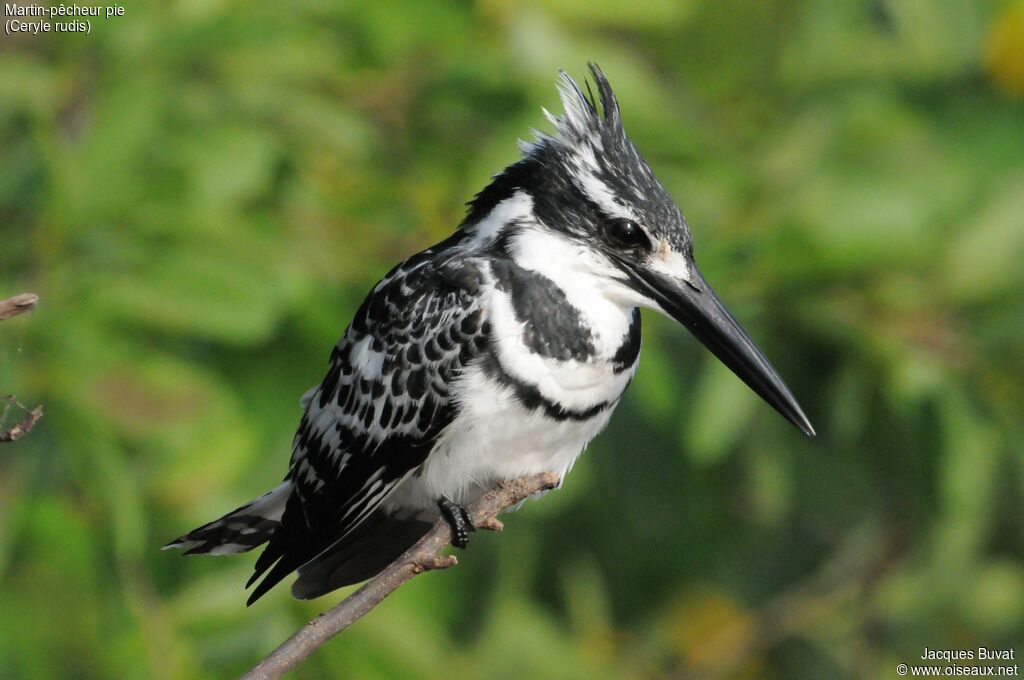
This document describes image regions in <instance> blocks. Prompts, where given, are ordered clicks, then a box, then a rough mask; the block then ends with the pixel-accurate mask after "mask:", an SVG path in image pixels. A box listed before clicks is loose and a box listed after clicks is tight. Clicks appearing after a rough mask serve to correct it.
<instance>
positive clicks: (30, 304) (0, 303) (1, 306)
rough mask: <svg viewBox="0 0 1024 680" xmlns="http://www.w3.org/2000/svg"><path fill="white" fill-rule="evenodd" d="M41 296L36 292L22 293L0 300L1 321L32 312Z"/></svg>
mask: <svg viewBox="0 0 1024 680" xmlns="http://www.w3.org/2000/svg"><path fill="white" fill-rule="evenodd" d="M38 302H39V296H38V295H36V294H35V293H22V294H21V295H15V296H14V297H12V298H7V299H6V300H0V321H3V320H4V319H9V318H11V317H12V316H18V315H19V314H24V313H25V312H31V311H32V310H33V309H35V308H36V304H38Z"/></svg>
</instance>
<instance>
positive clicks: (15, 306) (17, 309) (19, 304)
mask: <svg viewBox="0 0 1024 680" xmlns="http://www.w3.org/2000/svg"><path fill="white" fill-rule="evenodd" d="M38 303H39V296H38V295H36V294H35V293H22V294H21V295H15V296H14V297H11V298H7V299H6V300H0V321H3V320H4V319H10V318H11V317H12V316H17V315H19V314H24V313H25V312H31V311H32V310H33V309H35V308H36V304H38ZM5 399H7V406H6V407H4V412H3V415H0V426H2V425H3V422H4V420H5V419H6V418H7V412H8V411H9V410H10V408H11V404H12V403H14V404H17V405H18V407H19V408H22V409H24V408H25V407H24V406H22V405H21V404H20V403H18V401H17V400H16V399H15V398H14V397H13V396H8V397H5ZM42 417H43V407H42V406H36V407H35V408H34V409H32V410H31V411H29V412H28V413H26V414H25V417H24V418H22V419H21V422H20V423H18V424H17V425H14V426H13V427H10V428H8V429H6V430H0V443H3V442H13V441H15V440H16V439H19V438H21V437H24V436H25V435H26V434H28V431H29V430H31V429H32V426H33V425H35V424H36V421H37V420H39V419H40V418H42Z"/></svg>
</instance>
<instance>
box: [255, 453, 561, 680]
mask: <svg viewBox="0 0 1024 680" xmlns="http://www.w3.org/2000/svg"><path fill="white" fill-rule="evenodd" d="M557 485H558V475H556V474H555V473H553V472H546V473H543V474H539V475H532V476H529V477H520V478H519V479H515V480H512V481H509V482H502V483H501V484H499V485H498V486H496V487H495V488H493V489H491V490H490V491H488V492H487V493H485V494H484V495H483V496H481V497H480V499H479V500H477V501H476V502H475V503H473V504H472V505H471V506H470V507H469V516H470V518H471V519H472V520H473V526H475V527H477V528H480V529H490V530H492V531H501V529H502V524H501V522H500V521H498V519H497V516H498V513H500V512H501V511H502V510H505V509H507V508H509V507H511V506H513V505H515V504H516V503H519V502H521V501H523V500H525V499H526V498H528V497H529V496H531V495H533V494H535V493H538V492H540V491H547V490H548V489H553V488H555V486H557ZM451 540H452V534H451V529H450V528H449V527H448V523H447V522H446V521H444V519H439V520H437V521H436V522H435V523H434V526H433V527H432V528H431V529H430V531H428V532H427V534H426V535H425V536H424V537H423V538H421V539H420V540H419V541H418V542H417V543H416V545H414V546H413V547H411V548H409V549H408V550H407V551H405V553H404V554H403V555H402V556H401V557H399V558H398V559H397V560H395V561H394V562H392V563H391V565H390V566H389V567H388V568H387V569H385V570H384V571H382V572H381V573H379V574H377V575H376V576H375V577H373V578H372V579H371V580H370V581H368V582H367V583H366V584H365V585H364V586H363V587H362V588H360V589H359V590H357V591H356V592H354V593H352V594H351V595H349V596H348V597H347V598H345V599H344V600H342V601H341V603H340V604H338V605H337V606H336V607H334V608H333V609H331V610H330V611H328V612H327V613H325V614H321V615H320V616H318V617H317V618H315V619H313V620H312V621H310V622H309V623H307V624H306V625H305V626H303V627H302V628H301V629H300V630H299V631H298V632H297V633H295V635H293V636H291V637H290V638H288V639H287V640H285V642H284V643H283V644H281V646H280V647H278V648H277V649H275V650H274V651H273V652H271V653H270V655H269V656H267V657H266V658H265V659H263V661H261V662H260V663H259V664H258V665H257V666H256V667H255V668H253V669H252V670H251V671H249V672H248V673H246V674H245V675H243V676H242V678H241V680H271V679H272V678H279V677H281V676H282V675H284V673H286V672H287V671H289V670H291V669H292V668H294V667H295V666H297V665H298V664H299V663H301V662H302V661H303V660H304V659H305V658H306V657H308V656H309V655H310V654H312V653H313V652H314V651H316V649H317V648H318V647H320V645H322V644H324V643H325V642H327V641H328V640H330V639H331V638H332V637H334V636H335V635H337V634H338V633H340V632H341V631H343V630H345V629H346V628H348V627H349V626H351V625H352V624H353V623H355V622H356V621H357V620H359V618H361V617H362V616H364V615H365V614H366V613H367V612H369V611H370V610H371V609H373V608H374V607H376V606H377V605H378V604H380V602H381V601H382V600H383V599H384V598H385V597H387V596H388V595H390V594H391V593H393V592H394V591H395V590H397V589H398V588H399V587H400V586H401V585H402V584H404V583H405V582H406V581H408V580H410V579H411V578H413V577H414V576H416V575H418V574H422V573H423V572H425V571H431V570H433V569H445V568H447V567H450V566H453V565H455V564H458V560H457V559H456V557H455V555H442V554H441V551H442V550H444V549H445V548H446V547H447V546H448V545H449V544H450V543H451Z"/></svg>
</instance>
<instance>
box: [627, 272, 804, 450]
mask: <svg viewBox="0 0 1024 680" xmlns="http://www.w3.org/2000/svg"><path fill="white" fill-rule="evenodd" d="M621 264H622V265H623V270H624V271H625V272H626V274H627V275H628V276H629V277H630V279H632V280H633V282H634V283H635V284H636V285H638V286H639V287H640V288H641V291H642V292H644V293H645V294H646V295H649V296H650V297H652V298H653V299H654V300H655V301H656V302H657V303H658V304H659V305H660V306H661V308H662V309H664V310H665V312H667V313H668V314H669V315H670V316H671V317H672V318H673V319H675V320H676V321H678V322H679V323H681V324H683V325H684V326H686V327H687V328H688V329H689V330H690V332H691V333H693V335H694V337H696V338H697V339H698V340H700V341H701V343H702V344H703V345H704V346H705V347H707V348H708V349H709V350H711V352H712V353H713V354H714V355H715V356H716V357H718V358H719V360H721V362H722V363H724V364H725V365H726V366H728V367H729V369H730V370H731V371H732V372H733V373H735V374H736V375H737V376H739V377H740V379H741V380H743V382H745V383H746V384H747V385H748V386H749V387H750V389H752V390H754V392H756V393H757V394H758V395H759V396H760V397H761V398H762V399H764V400H765V401H766V402H768V403H769V404H770V405H771V406H772V408H774V409H775V410H776V411H778V412H779V413H781V414H782V415H783V416H785V418H786V419H787V420H788V421H789V422H791V423H793V424H794V425H796V426H797V427H798V428H800V429H801V430H802V431H803V432H804V434H806V435H808V436H810V437H813V436H814V426H812V425H811V421H809V420H808V419H807V416H806V415H804V412H803V409H801V408H800V404H798V403H797V401H796V398H795V397H794V396H793V394H792V393H791V392H790V391H789V388H788V387H786V384H785V383H784V382H782V378H780V377H779V374H778V373H777V372H776V370H775V368H774V367H772V365H771V364H770V363H769V362H768V359H767V358H766V357H765V355H764V353H763V352H762V351H761V350H760V349H759V348H758V346H757V345H755V344H754V341H753V340H751V339H750V336H749V335H747V333H746V331H744V330H743V328H742V327H741V326H740V324H739V322H738V321H736V319H735V318H733V316H732V314H730V313H729V310H728V309H726V308H725V305H724V304H722V301H721V300H719V299H718V296H717V295H715V291H714V290H712V289H711V286H709V285H708V282H707V281H705V280H704V277H703V276H701V275H700V272H698V271H697V268H696V267H695V266H693V264H692V262H691V263H690V271H691V275H690V276H689V279H690V281H689V282H683V281H679V280H677V279H675V278H673V277H669V276H665V275H663V274H659V273H657V272H652V271H650V270H649V269H645V268H643V267H639V266H636V265H634V264H632V263H628V262H625V261H623V262H621Z"/></svg>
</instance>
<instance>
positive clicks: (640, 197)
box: [462, 64, 814, 435]
mask: <svg viewBox="0 0 1024 680" xmlns="http://www.w3.org/2000/svg"><path fill="white" fill-rule="evenodd" d="M590 71H591V74H592V76H593V79H594V84H595V86H596V88H597V97H595V96H594V94H593V92H592V91H591V89H590V84H589V83H586V89H587V92H586V93H584V91H583V90H582V89H581V88H580V87H579V85H577V84H576V82H575V81H574V80H573V79H572V78H571V77H569V76H568V75H567V74H565V73H564V72H563V73H562V74H561V78H560V80H559V83H558V86H559V90H560V94H561V98H562V105H563V108H564V113H563V115H561V116H554V115H552V114H550V113H548V112H547V111H546V110H545V111H544V113H545V115H546V116H547V118H548V120H550V121H551V122H552V123H553V124H554V126H555V134H554V135H547V134H544V133H540V132H535V136H536V139H535V140H534V141H531V142H521V143H520V146H521V148H522V150H523V154H524V155H523V158H522V159H521V160H519V161H517V162H516V163H514V164H512V165H510V166H509V167H507V168H506V169H505V170H504V171H502V172H501V173H499V174H497V175H495V177H494V180H493V181H492V182H491V184H490V185H488V186H487V188H485V189H484V190H483V191H481V192H480V194H478V195H477V197H476V198H475V199H474V200H473V201H472V202H471V203H470V207H469V212H468V214H467V216H466V219H465V220H464V221H463V225H462V227H463V229H465V230H468V231H470V232H473V233H475V234H476V235H477V237H478V238H482V239H487V240H490V241H493V242H495V243H496V244H497V245H498V246H499V247H503V248H506V249H509V250H512V251H516V250H517V249H519V250H522V249H523V248H524V247H527V248H528V247H533V249H534V250H536V251H539V258H540V260H541V261H543V262H545V265H544V266H545V268H547V269H549V271H551V270H553V269H555V268H559V269H560V270H571V271H572V272H573V273H574V274H575V275H576V276H577V280H579V279H580V278H583V279H585V280H586V281H587V282H588V285H593V286H595V287H597V288H599V289H600V290H601V291H602V293H603V294H604V295H605V297H607V298H608V299H611V300H613V301H615V302H617V303H619V304H621V305H623V306H629V307H636V306H639V307H648V308H651V309H655V310H657V311H659V312H661V313H663V314H666V315H667V316H669V317H671V318H673V319H675V320H676V321H678V322H679V323H681V324H683V325H684V326H685V327H686V328H687V329H689V331H690V333H692V334H693V335H694V336H695V337H696V338H697V339H698V340H699V341H700V342H701V343H703V344H704V345H705V346H706V347H707V348H708V349H710V350H711V351H712V352H713V353H714V355H715V356H716V357H718V358H719V359H720V360H721V361H722V362H723V363H724V364H725V365H726V366H728V367H729V368H730V369H731V370H732V371H733V372H734V373H735V374H736V375H737V376H739V377H740V378H741V379H742V380H743V381H744V382H745V383H746V384H747V385H748V386H750V388H751V389H753V390H754V391H755V392H756V393H757V394H758V395H760V396H761V398H763V399H764V400H765V401H767V402H768V403H769V404H770V405H771V406H772V407H774V408H775V409H776V410H777V411H778V412H779V413H781V414H782V415H783V416H785V417H786V418H787V419H788V420H789V421H790V422H791V423H793V424H794V425H796V427H798V428H799V429H801V430H802V431H803V432H805V433H806V434H808V435H813V434H814V428H813V427H812V426H811V423H810V421H809V420H808V419H807V416H805V415H804V413H803V410H802V409H801V408H800V405H799V404H798V403H797V401H796V399H795V398H794V397H793V395H792V393H791V392H790V391H789V388H787V387H786V385H785V383H783V381H782V379H781V378H780V377H779V375H778V373H777V372H776V370H775V369H774V368H773V367H772V365H771V364H770V363H769V362H768V359H767V358H766V357H765V356H764V353H763V352H762V351H761V350H760V349H759V348H758V347H757V345H755V344H754V342H753V340H751V339H750V336H748V335H747V333H746V332H745V331H744V330H743V328H742V327H741V326H740V325H739V323H738V322H737V321H736V319H735V318H733V316H732V314H730V313H729V311H728V310H727V309H726V308H725V305H724V304H723V303H722V301H721V300H719V298H718V296H717V295H716V294H715V292H714V290H712V288H711V286H710V285H708V282H707V281H706V280H705V279H704V277H703V276H701V273H700V271H698V269H697V264H696V262H695V260H694V255H693V239H692V237H691V236H690V229H689V227H688V225H687V224H686V219H685V218H684V217H683V215H682V213H681V212H680V210H679V207H678V206H677V205H676V204H675V201H673V200H672V198H671V197H670V196H669V195H668V193H667V192H666V191H665V189H664V187H662V185H661V183H660V182H659V181H658V179H657V178H656V177H655V176H654V173H653V172H652V171H651V168H650V167H649V166H648V165H647V162H646V161H644V159H643V157H642V156H641V155H640V153H639V152H638V151H637V149H636V147H635V146H633V143H632V141H630V139H629V137H627V136H626V132H625V130H624V129H623V126H622V120H621V118H620V114H619V105H618V102H617V101H616V98H615V94H614V93H613V92H612V89H611V86H610V85H609V84H608V80H607V79H606V78H605V76H604V74H603V73H602V72H601V70H600V69H599V68H598V67H597V66H596V65H595V64H591V65H590ZM524 244H535V245H533V246H530V245H524ZM510 254H511V255H512V256H513V257H515V256H516V255H518V254H519V253H516V252H511V253H510ZM533 259H534V260H535V261H536V260H537V259H538V253H537V252H535V253H534V258H533Z"/></svg>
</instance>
